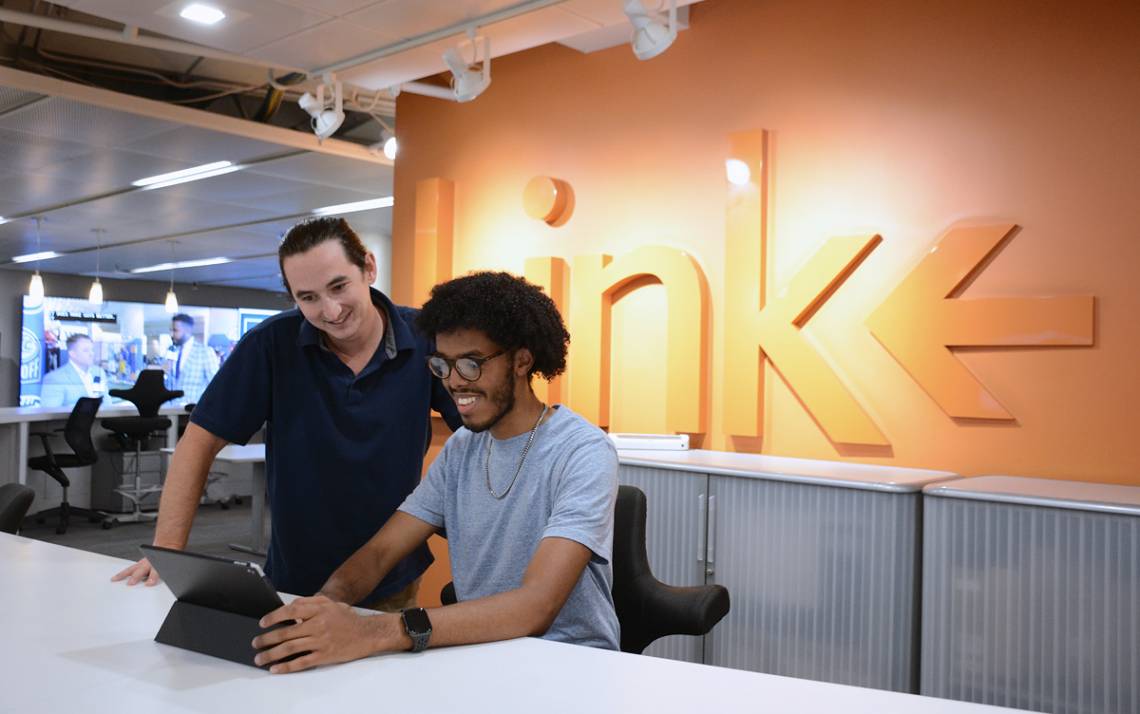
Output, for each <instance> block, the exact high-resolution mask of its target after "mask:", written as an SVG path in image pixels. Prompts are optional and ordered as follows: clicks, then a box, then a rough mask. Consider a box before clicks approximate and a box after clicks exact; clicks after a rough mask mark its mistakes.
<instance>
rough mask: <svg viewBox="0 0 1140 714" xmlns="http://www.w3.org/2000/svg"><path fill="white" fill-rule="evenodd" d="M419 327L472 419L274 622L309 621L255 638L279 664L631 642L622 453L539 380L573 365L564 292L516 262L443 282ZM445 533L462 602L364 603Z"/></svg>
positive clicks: (267, 623) (264, 658) (284, 668)
mask: <svg viewBox="0 0 1140 714" xmlns="http://www.w3.org/2000/svg"><path fill="white" fill-rule="evenodd" d="M417 324H418V326H419V327H420V329H421V330H422V331H423V332H424V333H425V334H426V335H427V336H428V337H431V338H434V339H435V345H436V352H435V354H433V355H432V356H431V357H430V358H429V359H428V367H429V368H430V369H431V371H432V372H433V373H434V374H435V375H436V376H437V377H439V378H440V379H441V380H443V383H444V385H445V386H446V387H447V390H448V392H449V393H450V394H451V396H452V398H453V399H454V400H455V403H456V405H457V406H458V407H459V414H460V416H461V417H462V419H463V424H464V427H465V428H463V429H460V430H458V431H457V432H455V434H454V435H453V436H452V437H451V438H450V439H449V440H448V441H447V443H446V444H445V445H444V447H443V450H442V452H440V454H439V456H438V457H437V458H436V460H435V461H434V462H433V463H432V465H431V468H430V469H429V471H428V474H427V476H426V477H425V478H424V480H423V482H421V483H420V485H419V486H418V487H417V488H416V490H415V491H414V492H412V494H411V495H410V496H409V497H408V498H407V500H406V501H404V503H403V505H401V506H400V508H399V510H398V511H397V512H396V513H395V514H394V515H393V516H392V517H391V518H390V519H389V520H388V521H387V523H385V524H384V526H383V527H382V528H381V529H380V530H379V532H377V534H376V535H375V536H374V537H373V538H372V539H371V540H369V541H368V543H366V544H365V545H364V546H363V547H361V548H360V550H358V551H356V553H355V554H353V556H352V557H351V558H349V559H348V560H347V561H346V562H345V563H344V564H343V565H341V566H340V568H338V569H337V570H336V571H335V572H334V573H333V574H332V576H331V577H330V578H329V579H328V582H326V583H325V584H324V586H323V587H322V588H321V590H320V592H319V593H318V594H317V596H315V597H310V598H300V599H298V600H295V601H294V602H292V603H290V604H288V605H286V606H284V607H282V608H279V609H277V610H275V611H274V612H272V613H270V614H268V615H266V616H265V617H264V618H263V619H262V622H261V624H262V627H271V626H273V625H276V624H278V623H281V622H290V621H292V622H293V624H292V625H289V626H287V627H282V628H280V629H276V630H273V631H271V632H267V633H265V634H263V635H260V636H259V637H257V638H256V639H255V640H254V641H253V645H254V647H257V648H258V649H262V648H268V649H266V650H265V651H264V652H261V653H260V654H259V655H258V656H257V663H258V664H262V665H264V664H270V663H274V662H278V660H281V659H282V658H284V657H288V656H290V655H293V654H296V653H299V652H308V654H305V655H304V656H302V657H299V658H297V659H294V660H291V661H289V662H280V663H277V664H273V666H272V667H271V669H270V671H272V672H275V673H281V672H293V671H296V670H301V669H307V668H309V667H313V666H316V665H321V664H329V663H333V662H343V661H347V660H351V659H358V658H360V657H367V656H369V655H373V654H377V653H381V652H388V651H399V650H413V651H419V650H422V649H423V648H425V647H428V646H432V647H436V646H443V645H456V644H467V643H474V642H489V641H495V640H505V639H510V638H514V637H524V636H542V637H545V638H547V639H551V640H558V641H562V642H572V643H577V644H584V645H590V646H594V647H604V648H609V649H617V648H618V623H617V615H616V613H615V612H614V605H613V598H612V596H611V594H610V589H611V585H612V579H613V573H612V570H611V568H610V563H609V560H610V551H611V548H612V545H613V518H614V502H615V500H616V498H617V452H616V451H615V450H614V448H613V446H612V445H611V444H610V441H609V439H607V438H606V435H605V434H604V433H603V432H602V431H601V430H600V429H598V428H597V427H595V426H593V425H591V424H590V423H589V422H587V421H586V420H584V419H583V418H582V417H580V416H578V415H577V414H574V413H573V412H572V411H570V410H569V409H568V408H566V407H565V406H561V405H552V406H547V405H545V404H543V403H542V402H540V401H539V400H538V398H537V397H536V396H535V394H534V391H533V390H532V388H531V378H532V377H533V376H534V375H535V374H538V375H540V376H542V377H544V378H546V379H550V378H551V377H554V376H555V375H557V374H559V373H561V372H562V371H563V370H564V369H565V367H566V345H567V343H568V342H569V335H568V334H567V333H566V328H565V327H564V325H563V323H562V318H561V316H559V314H558V309H557V308H556V307H555V305H554V302H553V301H552V300H551V299H550V298H549V297H547V296H546V295H545V294H544V293H543V292H542V291H541V290H539V288H537V287H536V286H534V285H531V284H530V283H527V282H526V281H525V280H523V279H521V278H516V277H513V276H510V275H508V274H506V273H476V274H473V275H468V276H466V277H462V278H457V279H455V280H452V281H450V282H447V283H443V284H440V285H437V286H436V287H435V288H434V289H433V290H432V296H431V299H430V300H428V302H427V303H426V304H425V305H424V307H423V311H422V312H421V313H420V315H419V317H418V319H417ZM437 531H438V532H441V533H445V534H446V536H447V539H448V545H449V549H450V556H451V570H452V576H453V578H454V583H455V591H456V594H457V595H458V598H459V600H460V602H458V603H456V604H455V605H450V606H447V607H441V608H436V609H432V610H427V611H424V610H422V609H415V610H407V611H405V612H404V613H403V614H402V615H397V614H381V615H367V616H365V615H359V614H357V613H356V612H355V611H354V610H352V609H351V608H350V607H349V606H348V605H347V604H346V603H353V602H357V601H358V600H359V599H360V598H361V597H362V596H363V595H364V594H366V593H368V592H369V591H370V590H371V589H372V588H373V587H375V585H376V583H377V582H378V581H379V580H380V579H381V578H382V577H384V575H385V574H386V573H387V572H388V570H389V569H390V568H391V567H392V566H393V565H394V564H395V563H397V562H399V560H400V559H401V558H403V557H404V556H405V555H406V554H408V553H410V552H412V551H413V550H414V549H415V548H417V547H419V546H421V545H422V544H423V543H424V541H426V540H427V538H428V537H429V536H430V535H431V534H433V533H435V532H437Z"/></svg>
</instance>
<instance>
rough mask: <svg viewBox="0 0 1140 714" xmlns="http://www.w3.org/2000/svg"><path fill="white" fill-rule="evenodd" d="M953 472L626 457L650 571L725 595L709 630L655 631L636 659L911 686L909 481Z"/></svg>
mask: <svg viewBox="0 0 1140 714" xmlns="http://www.w3.org/2000/svg"><path fill="white" fill-rule="evenodd" d="M670 461H673V463H670ZM655 462H656V463H655ZM953 476H954V474H950V473H947V472H935V471H924V470H914V469H900V468H895V467H875V466H868V465H863V464H842V463H838V462H819V461H810V460H806V459H785V458H778V457H763V456H754V455H748V454H717V453H716V452H688V453H687V454H684V455H675V456H669V455H657V456H648V457H647V456H645V455H636V456H626V458H624V459H623V463H622V467H621V469H620V473H619V480H620V481H621V482H622V483H625V484H631V485H635V486H638V487H640V488H641V489H642V490H643V491H645V493H646V496H647V499H648V507H649V512H648V525H647V534H646V537H647V550H648V552H649V561H650V564H651V566H652V567H653V572H654V574H655V575H656V576H657V577H658V579H660V580H663V581H665V582H667V583H669V584H672V585H699V584H703V583H718V584H721V585H724V586H725V587H726V588H728V591H729V595H730V597H731V599H732V609H731V610H730V612H729V614H728V615H727V616H726V617H725V619H724V620H722V621H721V622H720V623H719V624H718V625H717V626H716V627H715V628H714V629H713V631H712V632H711V633H710V634H709V635H708V636H707V637H705V638H694V637H671V638H665V639H663V640H661V641H659V642H657V643H655V644H654V645H652V646H651V647H650V648H649V649H648V650H647V651H646V653H647V654H654V655H658V656H664V657H670V658H673V659H684V660H686V661H696V662H704V663H706V664H714V665H720V666H726V667H733V668H738V669H747V670H752V671H758V672H767V673H772V674H781V675H788V676H794V677H803V678H809V679H817V680H821V681H828V682H837V683H843V684H854V685H858V686H865V687H875V688H880V689H890V690H895V691H906V692H914V691H917V686H918V651H917V647H918V615H919V611H918V600H919V585H920V584H919V567H918V563H919V557H920V548H919V543H920V540H919V535H920V528H921V489H922V487H923V486H924V485H925V484H928V483H933V482H935V481H939V480H944V479H947V478H952V477H953Z"/></svg>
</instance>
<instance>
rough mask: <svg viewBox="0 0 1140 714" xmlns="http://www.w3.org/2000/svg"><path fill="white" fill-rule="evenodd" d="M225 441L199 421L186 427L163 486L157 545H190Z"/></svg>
mask: <svg viewBox="0 0 1140 714" xmlns="http://www.w3.org/2000/svg"><path fill="white" fill-rule="evenodd" d="M225 445H226V442H225V440H223V439H220V438H218V437H216V436H214V435H213V434H211V433H210V432H208V431H206V430H205V429H203V428H201V427H199V426H197V425H196V424H190V425H189V426H188V427H187V428H186V433H185V434H184V435H183V436H182V439H181V440H180V441H179V442H178V446H177V447H176V448H175V450H174V455H173V456H171V459H170V468H169V469H168V470H167V473H166V481H165V483H164V484H163V487H162V498H161V500H160V501H159V504H158V524H157V526H156V527H155V531H154V544H155V545H159V546H163V547H166V548H179V549H181V548H184V547H185V546H186V541H187V539H188V538H189V536H190V525H191V524H192V523H193V522H194V514H195V513H196V512H197V510H198V502H199V501H200V500H201V499H202V490H203V489H204V488H205V486H206V478H207V476H208V475H209V473H210V465H211V464H212V463H213V462H214V457H215V456H217V453H218V452H219V451H220V450H221V449H222V447H224V446H225Z"/></svg>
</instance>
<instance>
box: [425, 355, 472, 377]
mask: <svg viewBox="0 0 1140 714" xmlns="http://www.w3.org/2000/svg"><path fill="white" fill-rule="evenodd" d="M428 369H430V370H431V373H432V374H434V375H435V376H437V377H439V378H440V379H447V375H449V374H451V369H450V368H449V367H448V366H447V361H446V360H444V359H443V358H442V357H429V358H428ZM460 374H463V373H462V372H460Z"/></svg>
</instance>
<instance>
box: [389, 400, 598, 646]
mask: <svg viewBox="0 0 1140 714" xmlns="http://www.w3.org/2000/svg"><path fill="white" fill-rule="evenodd" d="M529 436H530V432H529V431H527V432H525V433H523V434H520V435H518V436H515V437H513V438H510V439H504V440H499V439H495V438H494V437H492V436H491V432H490V431H484V432H481V433H478V434H476V433H473V432H471V431H468V430H467V429H465V428H463V429H459V430H458V431H456V432H455V433H454V434H452V435H451V438H449V439H448V440H447V443H446V444H445V445H444V447H443V450H442V451H441V452H440V454H439V456H438V457H436V459H435V461H434V462H432V465H431V468H430V469H429V470H428V474H427V476H426V477H425V478H424V480H423V481H422V482H421V483H420V485H419V486H418V487H417V488H416V490H415V491H413V492H412V494H411V495H410V496H408V498H407V500H406V501H404V504H403V505H402V506H400V510H401V511H404V512H405V513H408V514H410V515H412V516H415V517H416V518H419V519H420V520H422V521H424V522H426V523H430V524H431V525H434V526H438V527H440V528H442V529H444V530H445V531H446V534H447V545H448V550H449V552H450V556H451V575H452V578H453V581H454V583H455V593H456V595H457V596H458V597H459V599H460V600H472V599H475V598H481V597H487V596H489V595H494V594H496V593H501V592H505V591H507V590H513V589H515V588H518V587H520V586H521V585H522V579H523V573H524V572H526V568H527V565H528V564H529V563H530V560H531V557H532V556H533V555H534V552H535V550H536V549H537V548H538V543H539V541H541V540H542V539H543V538H548V537H557V538H566V539H569V540H573V541H576V542H578V543H581V544H582V545H584V546H586V547H587V548H589V549H590V551H591V552H592V556H591V558H590V562H589V564H588V565H587V566H586V569H585V570H584V571H583V572H582V576H581V578H579V579H578V583H577V584H576V585H575V586H574V590H573V591H572V592H571V593H570V597H569V599H567V601H566V604H565V605H564V606H563V607H562V611H561V612H559V613H558V617H556V618H555V619H554V623H553V624H552V625H551V626H550V629H549V630H548V631H547V632H546V634H544V635H543V637H544V638H545V639H548V640H555V641H558V642H571V643H574V644H580V645H589V646H591V647H602V648H607V649H614V650H616V649H617V648H618V642H619V635H618V622H617V614H616V613H615V611H614V601H613V595H612V594H611V593H610V590H611V588H612V586H613V571H612V569H611V567H610V556H611V552H612V549H613V536H614V502H615V501H616V499H617V486H618V483H617V470H618V461H617V452H616V451H615V450H614V447H613V445H612V444H611V443H610V440H609V439H608V438H607V437H606V435H605V433H604V432H602V430H601V429H599V428H597V427H596V426H594V425H592V424H590V423H589V422H588V421H586V420H585V419H583V418H582V417H580V416H578V415H577V414H575V413H574V412H572V411H570V410H569V409H568V408H566V407H565V406H561V405H560V406H558V408H557V409H555V410H554V413H553V414H552V415H551V416H550V417H549V418H548V419H547V420H546V422H545V423H543V424H542V425H541V426H539V427H538V431H537V432H536V433H535V437H534V442H533V444H532V445H531V448H530V452H529V453H528V454H527V457H526V462H525V463H524V464H523V467H522V471H521V472H520V473H519V475H518V480H517V481H515V485H514V487H513V488H512V489H511V491H510V493H508V494H507V496H506V497H505V498H503V499H502V500H498V499H496V498H495V497H494V496H492V495H491V494H490V492H489V491H488V489H487V483H486V480H487V477H486V471H485V467H484V464H486V463H488V462H487V461H486V459H487V447H488V445H491V455H490V462H489V463H490V472H491V485H492V486H493V487H494V489H495V492H496V493H498V494H502V493H503V491H505V490H506V489H507V486H508V484H510V482H511V478H512V477H513V476H514V474H515V469H516V468H517V467H518V463H519V457H520V456H521V455H522V450H523V447H524V446H525V445H526V442H527V438H528V437H529Z"/></svg>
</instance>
